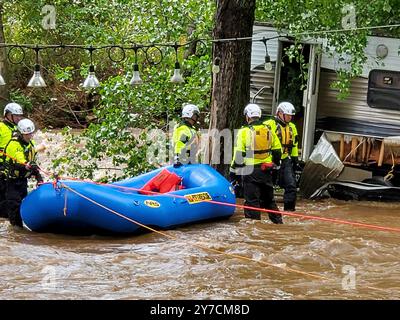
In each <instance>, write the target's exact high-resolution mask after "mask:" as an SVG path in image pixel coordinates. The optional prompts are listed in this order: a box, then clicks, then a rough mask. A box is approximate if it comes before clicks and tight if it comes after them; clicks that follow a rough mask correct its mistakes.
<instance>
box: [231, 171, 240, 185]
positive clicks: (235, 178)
mask: <svg viewBox="0 0 400 320" xmlns="http://www.w3.org/2000/svg"><path fill="white" fill-rule="evenodd" d="M229 181H230V182H231V183H232V184H235V182H236V183H238V182H239V176H238V175H237V174H236V173H235V172H232V171H231V172H229Z"/></svg>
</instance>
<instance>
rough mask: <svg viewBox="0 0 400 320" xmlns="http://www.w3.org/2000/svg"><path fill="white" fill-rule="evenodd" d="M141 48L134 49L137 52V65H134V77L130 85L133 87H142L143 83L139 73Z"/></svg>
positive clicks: (135, 47)
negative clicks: (139, 51)
mask: <svg viewBox="0 0 400 320" xmlns="http://www.w3.org/2000/svg"><path fill="white" fill-rule="evenodd" d="M138 49H139V47H137V46H136V45H135V46H134V47H133V50H134V51H135V63H134V64H133V77H132V79H131V81H130V84H131V85H133V86H137V85H141V84H142V83H143V80H142V78H140V73H139V65H138V63H137V51H138Z"/></svg>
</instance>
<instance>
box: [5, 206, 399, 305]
mask: <svg viewBox="0 0 400 320" xmlns="http://www.w3.org/2000/svg"><path fill="white" fill-rule="evenodd" d="M297 209H298V212H299V213H305V214H307V215H315V216H322V217H328V218H337V219H345V220H350V221H357V222H362V223H368V224H375V225H380V226H388V227H397V228H400V219H399V215H400V204H389V203H377V202H342V201H335V200H323V201H318V202H312V201H300V203H299V205H298V208H297ZM284 221H285V224H284V225H273V224H271V223H270V222H269V220H268V219H267V217H266V216H265V215H264V216H263V220H262V221H253V220H248V219H245V218H244V217H243V212H242V211H237V212H236V213H235V215H234V216H233V217H231V218H230V219H229V220H225V221H218V222H213V223H206V224H196V225H192V226H187V227H182V228H178V229H175V230H170V231H167V233H169V234H171V235H173V236H174V237H176V238H177V239H176V240H173V239H169V238H166V237H164V236H162V235H159V234H156V233H148V234H144V235H140V236H133V237H124V238H116V237H99V236H92V237H72V236H64V235H53V234H38V233H32V232H28V231H25V230H21V229H13V228H12V227H11V226H10V225H9V223H8V222H7V221H6V220H5V219H0V297H1V298H2V299H400V280H399V279H400V268H399V261H400V250H398V246H399V243H400V233H396V232H385V231H376V230H371V229H368V228H357V227H353V226H347V225H340V224H333V223H330V222H321V221H313V220H304V219H298V218H292V217H286V218H284ZM191 244H196V245H201V246H206V247H209V248H212V249H218V250H220V251H223V252H226V253H229V254H231V255H232V254H233V255H240V256H243V257H246V258H247V259H240V258H235V257H232V256H227V255H224V254H219V253H215V252H210V251H205V250H202V249H199V248H198V247H196V246H193V245H191ZM248 259H251V260H253V261H249V260H248ZM266 264H271V265H276V267H272V266H267V265H266ZM289 269H290V270H289ZM291 269H294V270H298V271H301V272H305V273H312V274H315V275H318V276H320V277H321V278H325V279H318V278H312V277H310V276H307V275H306V274H301V273H296V272H294V271H293V270H291ZM327 279H328V280H327Z"/></svg>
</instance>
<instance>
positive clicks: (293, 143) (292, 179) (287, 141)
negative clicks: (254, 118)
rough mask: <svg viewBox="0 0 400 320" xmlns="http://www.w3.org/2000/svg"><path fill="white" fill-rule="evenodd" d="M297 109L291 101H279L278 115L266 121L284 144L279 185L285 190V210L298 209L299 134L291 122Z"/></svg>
mask: <svg viewBox="0 0 400 320" xmlns="http://www.w3.org/2000/svg"><path fill="white" fill-rule="evenodd" d="M295 113H296V109H295V107H294V106H293V104H291V103H290V102H281V103H279V105H278V107H277V109H276V117H275V118H274V119H269V120H266V121H264V124H266V125H267V126H268V127H269V128H271V130H272V131H274V132H275V133H276V135H277V136H278V138H279V140H280V142H281V144H282V161H281V167H280V169H279V173H278V174H279V185H280V186H281V187H282V188H283V189H284V190H285V192H284V195H283V202H284V210H285V211H295V210H296V197H297V185H296V176H295V169H296V168H297V166H298V157H299V149H298V143H299V136H298V134H297V128H296V125H295V124H294V123H293V122H291V121H292V118H293V116H294V115H295Z"/></svg>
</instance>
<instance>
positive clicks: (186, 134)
mask: <svg viewBox="0 0 400 320" xmlns="http://www.w3.org/2000/svg"><path fill="white" fill-rule="evenodd" d="M199 117H200V110H199V107H198V106H196V105H194V104H184V105H183V108H182V122H181V123H180V124H178V125H177V126H175V128H174V132H173V135H172V140H173V144H174V167H175V168H178V167H180V166H181V165H182V164H189V163H196V162H197V159H196V157H197V151H198V148H199V144H200V136H199V132H198V130H197V129H196V127H195V124H196V123H197V121H198V120H199Z"/></svg>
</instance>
